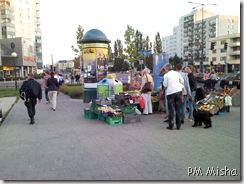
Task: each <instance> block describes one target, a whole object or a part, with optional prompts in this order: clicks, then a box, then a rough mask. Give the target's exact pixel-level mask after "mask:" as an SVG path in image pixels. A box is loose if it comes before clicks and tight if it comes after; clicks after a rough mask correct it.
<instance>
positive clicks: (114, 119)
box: [106, 116, 123, 125]
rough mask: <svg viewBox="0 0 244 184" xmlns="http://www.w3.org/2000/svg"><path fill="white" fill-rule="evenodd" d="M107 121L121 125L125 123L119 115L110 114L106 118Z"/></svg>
mask: <svg viewBox="0 0 244 184" xmlns="http://www.w3.org/2000/svg"><path fill="white" fill-rule="evenodd" d="M106 121H107V122H108V123H109V124H110V125H121V124H123V117H121V116H117V117H110V116H108V117H107V118H106Z"/></svg>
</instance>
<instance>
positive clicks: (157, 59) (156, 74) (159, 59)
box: [153, 54, 169, 90]
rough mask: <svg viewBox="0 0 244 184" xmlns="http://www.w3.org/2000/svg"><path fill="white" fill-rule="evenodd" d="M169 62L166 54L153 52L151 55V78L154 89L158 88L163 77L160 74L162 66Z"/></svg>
mask: <svg viewBox="0 0 244 184" xmlns="http://www.w3.org/2000/svg"><path fill="white" fill-rule="evenodd" d="M167 63H169V57H168V55H167V54H154V55H153V79H154V90H158V87H159V86H161V82H162V79H163V77H162V76H160V71H161V69H162V67H163V66H164V65H165V64H167Z"/></svg>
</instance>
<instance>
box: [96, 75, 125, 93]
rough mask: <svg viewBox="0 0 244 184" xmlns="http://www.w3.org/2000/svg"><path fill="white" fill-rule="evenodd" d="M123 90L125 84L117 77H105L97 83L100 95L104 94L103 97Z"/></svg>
mask: <svg viewBox="0 0 244 184" xmlns="http://www.w3.org/2000/svg"><path fill="white" fill-rule="evenodd" d="M122 91H123V84H122V82H120V81H119V80H117V79H109V78H104V79H102V80H101V81H99V82H98V83H97V93H98V96H99V95H100V94H102V97H103V98H106V97H111V96H112V95H114V94H118V93H119V92H122Z"/></svg>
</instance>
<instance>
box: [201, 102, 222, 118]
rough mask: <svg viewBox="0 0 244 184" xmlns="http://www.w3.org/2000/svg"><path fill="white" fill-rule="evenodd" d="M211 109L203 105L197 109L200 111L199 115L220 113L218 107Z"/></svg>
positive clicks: (214, 106) (213, 106)
mask: <svg viewBox="0 0 244 184" xmlns="http://www.w3.org/2000/svg"><path fill="white" fill-rule="evenodd" d="M211 106H212V108H211V107H209V106H208V105H207V104H205V105H201V106H200V107H197V109H198V113H200V114H212V115H214V114H216V113H217V112H218V111H219V109H220V108H219V107H218V106H217V105H211Z"/></svg>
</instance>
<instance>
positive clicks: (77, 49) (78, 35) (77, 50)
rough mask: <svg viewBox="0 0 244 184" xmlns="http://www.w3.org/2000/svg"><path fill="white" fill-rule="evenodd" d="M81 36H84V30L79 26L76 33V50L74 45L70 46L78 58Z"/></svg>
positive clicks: (80, 48) (80, 49)
mask: <svg viewBox="0 0 244 184" xmlns="http://www.w3.org/2000/svg"><path fill="white" fill-rule="evenodd" d="M83 36H84V29H83V28H82V26H81V25H79V26H78V28H77V31H76V43H77V47H78V48H76V47H75V46H74V45H72V46H71V48H72V50H73V51H74V52H75V55H76V56H79V55H80V51H82V44H81V43H80V41H81V39H82V38H83Z"/></svg>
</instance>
